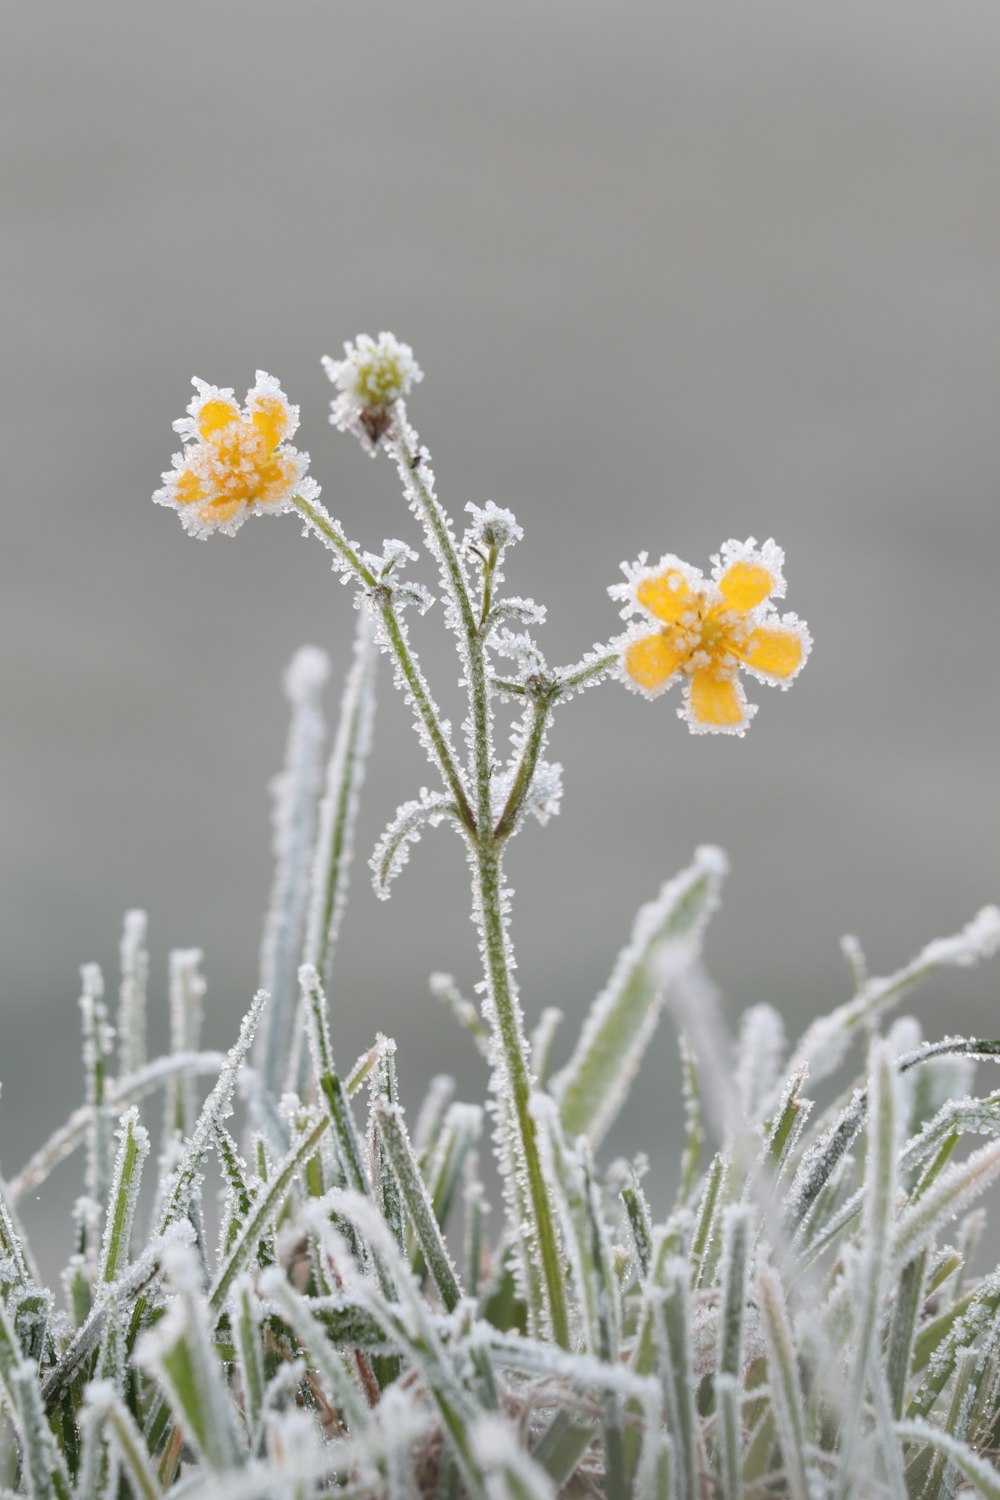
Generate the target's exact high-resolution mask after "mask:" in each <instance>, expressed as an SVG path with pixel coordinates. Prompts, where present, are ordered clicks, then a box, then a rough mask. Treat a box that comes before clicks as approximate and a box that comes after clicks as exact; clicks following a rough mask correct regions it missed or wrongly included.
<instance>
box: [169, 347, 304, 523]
mask: <svg viewBox="0 0 1000 1500" xmlns="http://www.w3.org/2000/svg"><path fill="white" fill-rule="evenodd" d="M192 384H193V385H194V387H195V391H196V393H197V394H196V395H195V396H194V397H193V399H192V401H191V404H190V406H189V407H188V409H187V410H188V415H187V416H186V417H181V419H180V421H178V422H175V423H174V431H175V432H179V433H180V434H181V436H182V437H183V438H184V439H185V447H184V451H183V452H182V453H175V454H174V459H173V465H174V466H173V468H172V469H170V470H169V471H168V472H167V473H166V474H164V475H163V488H162V489H159V490H157V491H156V493H155V494H154V496H153V499H154V500H155V501H156V502H157V504H158V505H169V506H171V507H172V508H173V509H174V510H176V511H178V512H179V514H180V518H181V520H182V521H183V523H184V527H185V529H186V530H187V531H189V532H191V533H192V535H194V536H208V535H209V533H210V532H213V531H222V532H224V533H225V534H226V535H228V536H232V535H233V533H234V532H236V531H238V530H239V528H240V526H242V524H243V522H244V521H245V520H246V518H247V516H248V515H249V514H250V513H251V511H261V512H264V513H266V514H271V515H274V514H277V513H278V512H280V511H282V510H284V509H285V508H286V507H287V505H288V503H289V501H290V500H291V498H292V496H293V495H296V494H298V495H302V496H303V497H304V498H305V499H313V498H315V496H317V495H318V494H319V486H318V485H317V483H316V481H315V480H313V479H310V478H308V477H307V472H308V469H309V455H308V453H300V452H299V451H298V450H297V449H296V448H292V447H291V446H289V443H288V439H289V438H290V437H292V436H293V434H294V433H295V430H296V428H297V427H298V425H299V409H298V407H297V406H292V405H291V404H290V403H289V401H288V398H287V397H286V395H285V393H284V391H283V390H282V389H281V386H280V385H279V384H278V382H277V381H276V380H275V379H274V377H273V375H268V374H267V373H266V372H265V371H264V370H258V371H257V383H256V385H254V386H253V387H252V388H251V389H250V390H249V391H248V392H247V397H246V402H245V403H244V405H243V406H242V407H241V406H240V405H239V404H238V403H237V401H236V400H235V398H234V396H233V392H232V390H231V389H225V390H220V389H219V387H218V386H214V385H207V384H206V383H205V381H204V380H198V379H195V380H194V381H192Z"/></svg>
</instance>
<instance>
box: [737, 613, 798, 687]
mask: <svg viewBox="0 0 1000 1500" xmlns="http://www.w3.org/2000/svg"><path fill="white" fill-rule="evenodd" d="M737 655H738V656H739V657H740V659H741V660H742V661H744V662H746V664H747V666H748V667H752V668H753V669H754V671H755V672H760V673H761V674H762V675H764V676H767V677H776V678H779V679H781V678H786V677H792V676H794V674H795V673H796V672H797V671H798V669H799V667H801V665H802V662H803V659H804V657H805V642H804V641H803V638H802V631H801V629H796V628H795V627H794V626H788V625H785V626H775V625H762V626H760V627H759V628H758V629H757V630H755V631H753V633H752V634H751V635H750V636H749V638H748V639H747V641H746V643H745V644H744V645H743V646H742V647H741V648H740V650H739V651H738V652H737Z"/></svg>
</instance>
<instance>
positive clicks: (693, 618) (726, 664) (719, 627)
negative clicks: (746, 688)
mask: <svg viewBox="0 0 1000 1500" xmlns="http://www.w3.org/2000/svg"><path fill="white" fill-rule="evenodd" d="M748 630H749V627H748V625H747V623H746V620H745V617H744V616H743V615H741V614H739V613H738V612H737V611H736V610H731V609H726V608H725V606H724V605H722V604H710V603H709V601H708V599H707V597H706V595H705V594H696V595H694V596H693V597H692V600H691V608H690V609H688V610H686V611H685V613H684V614H683V615H682V616H681V618H680V620H679V621H678V622H677V624H676V625H668V626H666V627H665V629H664V630H663V635H664V637H665V639H666V640H667V641H668V642H669V644H670V646H671V648H672V649H673V651H674V652H675V653H676V655H677V657H678V668H679V670H680V671H682V672H686V673H688V674H689V675H691V674H693V673H694V672H699V671H704V670H705V669H706V668H707V669H710V670H712V671H714V672H715V673H716V674H717V675H720V676H721V675H723V674H725V675H727V676H728V675H730V674H732V673H733V672H735V671H736V668H737V664H738V657H739V653H740V649H741V647H742V645H743V643H744V641H745V640H746V637H747V634H748Z"/></svg>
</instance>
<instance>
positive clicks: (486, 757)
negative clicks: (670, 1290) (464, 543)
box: [396, 423, 569, 1348]
mask: <svg viewBox="0 0 1000 1500" xmlns="http://www.w3.org/2000/svg"><path fill="white" fill-rule="evenodd" d="M403 432H405V427H404V426H403V424H402V423H400V435H399V436H398V437H397V439H396V448H397V462H398V463H399V466H400V470H401V472H402V473H403V474H404V476H408V477H409V479H410V481H411V482H412V485H413V491H414V493H415V494H416V497H417V500H418V502H419V505H420V509H421V511H422V514H423V520H424V524H425V526H426V528H427V529H428V531H429V532H430V534H431V536H432V537H433V539H434V542H435V543H436V548H437V551H438V553H439V557H440V561H441V567H442V574H443V576H444V578H445V580H446V582H447V583H448V586H449V590H450V592H451V595H452V598H453V600H454V603H455V605H456V607H457V609H458V612H459V616H460V618H461V621H462V627H463V631H464V633H465V645H466V650H467V653H468V673H467V677H468V684H469V707H470V712H471V718H472V750H473V761H474V768H475V779H476V828H477V830H478V833H477V835H476V836H475V837H474V838H473V840H472V847H473V850H474V853H475V861H476V885H477V891H476V895H477V906H478V909H479V912H480V916H479V923H480V928H481V934H482V939H483V953H484V958H485V962H486V971H487V979H488V982H489V991H490V995H491V998H492V1000H493V1008H494V1011H495V1013H496V1027H497V1032H498V1040H499V1042H500V1047H501V1050H502V1052H503V1057H504V1063H505V1066H506V1072H507V1076H508V1078H509V1080H510V1090H511V1094H512V1098H513V1105H514V1124H515V1125H516V1128H517V1134H518V1142H519V1147H520V1152H521V1156H522V1158H523V1165H524V1168H525V1171H526V1173H527V1178H528V1195H529V1198H530V1207H531V1213H532V1217H533V1219H534V1230H535V1238H536V1240H537V1244H538V1251H539V1254H540V1257H541V1261H542V1271H543V1275H544V1281H545V1293H546V1298H547V1302H548V1312H549V1316H550V1318H551V1321H552V1330H553V1334H554V1336H555V1339H556V1341H557V1342H558V1343H559V1344H561V1345H562V1346H563V1347H564V1348H568V1346H569V1318H568V1315H567V1311H566V1292H565V1285H564V1278H563V1267H562V1257H561V1255H560V1252H559V1241H558V1237H557V1234H556V1228H555V1222H554V1220H553V1216H552V1206H551V1203H550V1201H549V1195H548V1189H547V1187H546V1184H545V1177H544V1175H543V1172H542V1164H541V1159H540V1157H539V1154H538V1141H537V1136H536V1131H535V1121H534V1119H533V1118H532V1115H531V1109H530V1100H531V1073H530V1071H529V1068H528V1062H527V1040H526V1038H525V1035H524V1027H523V1024H522V1021H521V1016H520V1012H519V1008H518V1005H517V995H516V991H515V989H514V983H513V979H512V977H511V972H510V956H509V953H508V949H507V937H506V933H505V931H504V919H503V906H502V894H501V892H502V886H503V882H502V879H501V874H500V851H501V849H502V847H503V842H504V839H503V838H499V839H498V838H497V837H496V836H495V835H494V834H492V833H491V830H492V826H493V802H492V793H491V772H492V768H493V743H492V739H493V737H492V732H491V724H490V709H489V682H488V679H487V674H486V661H485V656H484V651H483V639H482V634H481V632H480V628H479V621H478V620H477V618H476V615H475V612H474V610H473V607H472V601H471V598H470V596H469V589H468V584H467V582H466V577H465V570H464V569H463V567H462V564H461V561H460V559H459V557H458V555H457V553H456V551H455V547H454V544H453V542H452V538H451V533H450V531H449V528H448V523H447V519H446V517H445V514H444V511H443V510H442V508H441V506H440V504H439V502H438V501H437V499H436V498H435V496H434V495H433V494H432V493H431V491H430V490H429V489H428V487H427V485H426V484H425V483H424V479H423V476H422V474H421V472H420V466H419V464H417V463H416V462H415V458H416V455H415V453H414V452H413V451H411V449H410V447H409V444H408V443H407V441H406V439H405V437H404V436H403V435H402V434H403ZM540 734H541V730H539V742H538V746H536V748H535V752H534V754H535V757H536V758H537V755H538V749H539V748H540V744H541V739H540ZM526 776H527V779H526V780H525V783H524V786H525V789H526V787H527V785H528V783H529V781H530V772H526ZM522 795H523V793H522ZM515 816H516V812H515ZM534 1311H535V1313H536V1314H537V1313H538V1312H539V1311H540V1309H538V1308H537V1307H536V1308H535V1309H534Z"/></svg>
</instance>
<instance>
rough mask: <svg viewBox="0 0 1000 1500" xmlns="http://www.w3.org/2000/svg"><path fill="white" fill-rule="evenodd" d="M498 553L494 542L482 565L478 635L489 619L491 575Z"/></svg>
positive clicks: (491, 589)
mask: <svg viewBox="0 0 1000 1500" xmlns="http://www.w3.org/2000/svg"><path fill="white" fill-rule="evenodd" d="M498 552H499V548H498V547H497V545H496V543H495V542H494V543H493V545H492V546H491V547H490V551H489V556H488V557H487V558H486V561H485V563H484V564H483V604H482V608H481V609H480V611H479V634H480V635H482V633H483V630H484V629H485V627H486V621H487V620H488V619H489V617H490V607H491V605H492V603H493V574H494V573H495V572H496V566H497V555H498Z"/></svg>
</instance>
